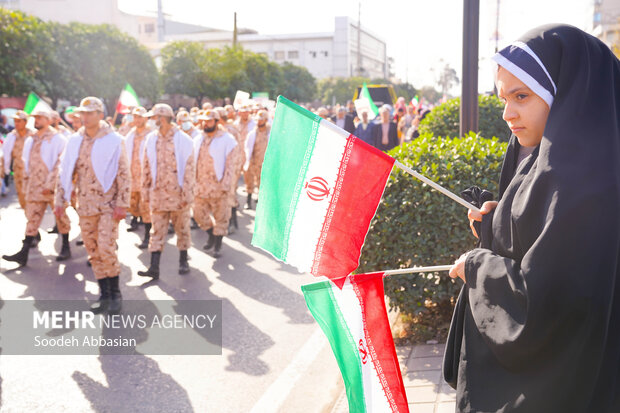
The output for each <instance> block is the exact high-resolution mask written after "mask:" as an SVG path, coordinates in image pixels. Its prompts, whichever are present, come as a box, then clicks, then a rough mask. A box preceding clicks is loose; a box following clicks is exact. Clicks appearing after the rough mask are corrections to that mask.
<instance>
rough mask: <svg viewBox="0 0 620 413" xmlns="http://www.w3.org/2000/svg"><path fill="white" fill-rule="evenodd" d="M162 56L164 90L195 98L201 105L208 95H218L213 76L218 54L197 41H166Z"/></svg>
mask: <svg viewBox="0 0 620 413" xmlns="http://www.w3.org/2000/svg"><path fill="white" fill-rule="evenodd" d="M161 56H162V70H161V81H162V84H163V89H164V92H166V93H169V94H180V95H186V96H190V97H193V98H194V99H196V102H197V104H198V106H200V105H201V104H202V101H203V99H204V98H205V97H207V96H214V95H216V94H218V85H217V82H216V80H215V79H214V76H213V74H214V73H213V72H214V67H213V66H214V63H213V62H214V61H216V60H217V59H216V57H217V56H216V53H213V52H210V51H208V50H206V49H205V48H204V47H203V46H202V45H201V44H200V43H197V42H190V41H176V42H172V43H169V44H167V45H166V46H165V47H164V48H163V49H162V51H161Z"/></svg>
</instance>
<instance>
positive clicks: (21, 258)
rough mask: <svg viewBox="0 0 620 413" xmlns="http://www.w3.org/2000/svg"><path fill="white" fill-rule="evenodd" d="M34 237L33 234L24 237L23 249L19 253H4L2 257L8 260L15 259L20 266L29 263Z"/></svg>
mask: <svg viewBox="0 0 620 413" xmlns="http://www.w3.org/2000/svg"><path fill="white" fill-rule="evenodd" d="M33 240H34V237H33V236H31V235H26V238H24V241H23V244H22V249H21V250H19V252H18V253H17V254H13V255H3V256H2V259H3V260H6V261H13V262H16V263H18V264H19V266H20V267H23V266H24V265H26V264H27V263H28V251H30V247H31V245H32V241H33Z"/></svg>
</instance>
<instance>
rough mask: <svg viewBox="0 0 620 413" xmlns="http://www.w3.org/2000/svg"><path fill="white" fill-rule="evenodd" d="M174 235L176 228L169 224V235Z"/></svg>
mask: <svg viewBox="0 0 620 413" xmlns="http://www.w3.org/2000/svg"><path fill="white" fill-rule="evenodd" d="M171 234H174V226H173V225H172V222H171V223H169V224H168V235H171Z"/></svg>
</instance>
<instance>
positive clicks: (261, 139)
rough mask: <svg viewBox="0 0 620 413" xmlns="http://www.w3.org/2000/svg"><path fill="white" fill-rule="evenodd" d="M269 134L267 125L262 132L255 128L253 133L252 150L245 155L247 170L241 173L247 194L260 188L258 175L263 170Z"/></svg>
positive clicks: (269, 128) (269, 129) (269, 130)
mask: <svg viewBox="0 0 620 413" xmlns="http://www.w3.org/2000/svg"><path fill="white" fill-rule="evenodd" d="M270 132H271V127H270V126H269V125H268V124H265V126H264V128H263V129H262V130H261V129H259V128H258V126H257V127H256V128H255V129H254V131H253V133H255V134H256V139H255V141H254V148H253V150H252V153H251V154H248V155H247V156H248V158H249V160H248V161H249V162H248V165H247V169H246V170H245V171H244V173H243V180H244V181H245V187H246V190H247V192H248V194H251V193H253V192H254V188H256V189H258V188H259V187H260V173H261V169H262V168H263V160H264V159H265V152H266V151H267V143H268V142H269V133H270Z"/></svg>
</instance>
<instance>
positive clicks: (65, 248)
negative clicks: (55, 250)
mask: <svg viewBox="0 0 620 413" xmlns="http://www.w3.org/2000/svg"><path fill="white" fill-rule="evenodd" d="M60 235H62V248H61V249H60V254H58V256H57V257H56V261H64V260H68V259H69V258H71V248H70V247H69V234H60Z"/></svg>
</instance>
